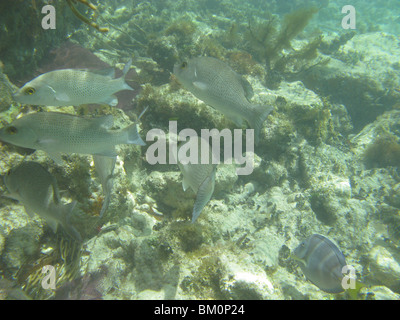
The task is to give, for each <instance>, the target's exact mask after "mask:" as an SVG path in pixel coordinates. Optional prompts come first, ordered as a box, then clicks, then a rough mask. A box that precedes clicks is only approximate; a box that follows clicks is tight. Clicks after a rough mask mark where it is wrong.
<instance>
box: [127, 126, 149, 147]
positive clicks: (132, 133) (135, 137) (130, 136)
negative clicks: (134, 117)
mask: <svg viewBox="0 0 400 320" xmlns="http://www.w3.org/2000/svg"><path fill="white" fill-rule="evenodd" d="M125 130H126V133H127V141H126V142H125V143H128V144H138V145H139V146H145V145H146V143H145V142H144V141H143V140H142V138H141V137H140V135H139V133H138V131H137V125H136V123H133V124H131V125H130V126H129V127H127V128H126V129H125Z"/></svg>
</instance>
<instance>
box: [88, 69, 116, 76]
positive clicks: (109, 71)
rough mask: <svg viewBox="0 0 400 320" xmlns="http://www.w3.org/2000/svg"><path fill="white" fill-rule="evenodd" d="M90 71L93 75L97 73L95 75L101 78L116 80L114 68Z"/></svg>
mask: <svg viewBox="0 0 400 320" xmlns="http://www.w3.org/2000/svg"><path fill="white" fill-rule="evenodd" d="M89 71H90V72H91V73H95V74H98V75H100V76H105V77H110V78H115V68H113V67H110V68H105V69H100V70H89Z"/></svg>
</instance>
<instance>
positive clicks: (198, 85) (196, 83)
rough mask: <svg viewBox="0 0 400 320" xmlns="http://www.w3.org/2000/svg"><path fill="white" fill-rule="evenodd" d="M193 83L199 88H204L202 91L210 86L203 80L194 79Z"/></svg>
mask: <svg viewBox="0 0 400 320" xmlns="http://www.w3.org/2000/svg"><path fill="white" fill-rule="evenodd" d="M193 85H194V86H195V87H196V88H197V89H199V90H202V91H204V90H207V88H208V86H207V84H206V83H205V82H201V81H194V82H193Z"/></svg>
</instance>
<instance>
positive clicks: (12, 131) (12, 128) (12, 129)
mask: <svg viewBox="0 0 400 320" xmlns="http://www.w3.org/2000/svg"><path fill="white" fill-rule="evenodd" d="M6 132H7V133H8V134H16V133H17V132H18V129H17V128H16V127H14V126H10V127H8V128H7V129H6Z"/></svg>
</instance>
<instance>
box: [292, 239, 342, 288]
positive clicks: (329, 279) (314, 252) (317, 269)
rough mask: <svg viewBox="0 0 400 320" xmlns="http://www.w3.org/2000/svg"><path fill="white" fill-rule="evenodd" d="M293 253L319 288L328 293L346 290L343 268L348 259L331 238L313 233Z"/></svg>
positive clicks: (304, 271) (308, 277) (302, 268)
mask: <svg viewBox="0 0 400 320" xmlns="http://www.w3.org/2000/svg"><path fill="white" fill-rule="evenodd" d="M293 255H294V256H293V258H294V259H296V260H297V261H299V262H300V268H301V270H302V271H303V273H304V275H305V276H306V278H307V279H308V280H309V281H311V282H312V283H313V284H315V285H316V286H317V287H318V288H320V289H321V290H323V291H325V292H328V293H340V292H343V291H344V289H343V287H342V278H343V275H342V268H343V267H344V266H345V265H346V259H345V257H344V256H343V253H342V252H341V251H340V250H339V248H338V247H337V246H336V245H335V244H334V243H333V242H332V241H331V240H329V239H328V238H326V237H324V236H322V235H319V234H313V235H312V236H310V237H309V238H307V239H306V240H304V241H303V242H302V243H300V245H299V246H298V247H297V248H296V249H295V250H294V253H293Z"/></svg>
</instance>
